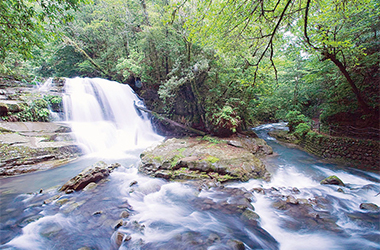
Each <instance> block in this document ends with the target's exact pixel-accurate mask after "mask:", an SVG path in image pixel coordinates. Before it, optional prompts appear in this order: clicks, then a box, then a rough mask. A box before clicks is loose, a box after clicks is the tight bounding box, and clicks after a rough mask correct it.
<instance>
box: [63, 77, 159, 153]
mask: <svg viewBox="0 0 380 250" xmlns="http://www.w3.org/2000/svg"><path fill="white" fill-rule="evenodd" d="M63 103H64V109H65V113H66V120H67V121H69V122H70V123H71V126H72V130H73V132H74V134H75V136H76V139H77V141H78V142H79V143H80V144H81V145H82V147H83V148H84V150H85V151H86V152H87V153H94V152H96V153H97V154H99V153H101V154H103V155H110V154H112V155H113V156H115V153H118V152H123V151H126V150H131V149H136V148H144V147H147V146H150V145H151V144H152V143H154V142H156V141H159V140H161V139H162V138H161V137H160V136H158V135H157V134H156V133H155V132H154V131H153V128H152V125H151V122H150V120H149V119H147V117H146V116H145V115H144V114H142V113H139V111H138V110H137V109H136V107H135V105H140V106H141V105H142V102H141V100H140V99H139V98H138V97H137V96H136V95H135V94H134V93H133V90H132V89H131V88H130V87H129V86H128V85H123V84H119V83H117V82H114V81H109V80H105V79H100V78H93V79H90V78H73V79H67V80H66V83H65V96H64V98H63Z"/></svg>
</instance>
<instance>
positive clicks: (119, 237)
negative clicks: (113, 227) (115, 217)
mask: <svg viewBox="0 0 380 250" xmlns="http://www.w3.org/2000/svg"><path fill="white" fill-rule="evenodd" d="M131 239H132V237H131V236H130V235H129V234H127V235H125V234H123V233H121V232H117V233H116V237H115V243H116V245H117V246H118V247H120V246H121V244H123V242H125V241H130V240H131Z"/></svg>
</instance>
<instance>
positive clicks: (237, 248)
mask: <svg viewBox="0 0 380 250" xmlns="http://www.w3.org/2000/svg"><path fill="white" fill-rule="evenodd" d="M227 246H229V247H231V248H232V249H233V250H245V246H244V243H243V242H241V241H239V240H228V241H227Z"/></svg>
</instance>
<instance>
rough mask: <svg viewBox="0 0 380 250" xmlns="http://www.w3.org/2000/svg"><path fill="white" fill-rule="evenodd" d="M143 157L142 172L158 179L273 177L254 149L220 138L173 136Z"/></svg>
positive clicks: (224, 179) (242, 179) (140, 169)
mask: <svg viewBox="0 0 380 250" xmlns="http://www.w3.org/2000/svg"><path fill="white" fill-rule="evenodd" d="M258 140H260V139H258ZM267 147H268V150H269V148H270V147H269V146H267ZM140 157H141V161H142V163H141V165H140V167H139V171H140V172H143V173H145V174H148V175H151V176H153V177H158V178H165V179H173V180H181V179H182V180H184V179H196V180H200V179H211V180H217V181H218V182H225V181H229V180H241V181H247V180H249V179H251V178H269V173H268V172H267V169H266V168H265V165H264V164H263V163H262V162H261V160H260V159H258V158H257V157H256V156H255V155H254V154H253V153H252V152H251V151H250V150H247V149H245V148H243V147H236V146H235V145H234V146H232V145H231V143H227V142H225V141H218V139H216V138H214V139H212V140H203V139H202V137H196V138H181V139H177V138H173V139H169V140H166V141H165V142H163V143H162V144H161V145H158V146H156V147H155V148H153V149H149V150H146V151H145V152H143V153H142V154H141V156H140Z"/></svg>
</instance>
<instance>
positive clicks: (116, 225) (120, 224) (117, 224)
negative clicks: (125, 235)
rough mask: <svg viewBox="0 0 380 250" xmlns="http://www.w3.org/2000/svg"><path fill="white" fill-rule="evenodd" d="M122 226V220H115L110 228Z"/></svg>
mask: <svg viewBox="0 0 380 250" xmlns="http://www.w3.org/2000/svg"><path fill="white" fill-rule="evenodd" d="M122 226H123V220H118V221H117V222H115V224H114V226H113V227H112V228H114V229H118V228H119V227H122Z"/></svg>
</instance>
